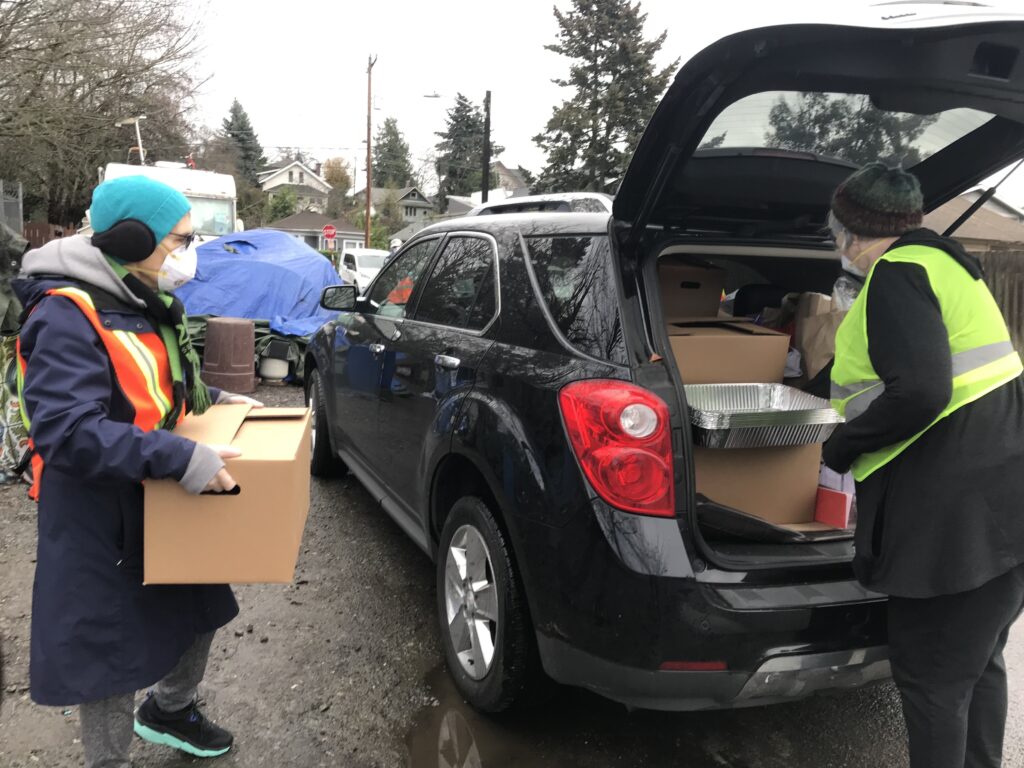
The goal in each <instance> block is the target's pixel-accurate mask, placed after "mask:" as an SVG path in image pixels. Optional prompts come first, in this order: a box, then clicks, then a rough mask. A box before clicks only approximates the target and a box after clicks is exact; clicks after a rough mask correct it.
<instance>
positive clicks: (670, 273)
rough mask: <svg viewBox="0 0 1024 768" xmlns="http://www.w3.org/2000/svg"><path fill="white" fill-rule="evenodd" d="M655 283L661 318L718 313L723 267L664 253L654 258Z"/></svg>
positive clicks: (714, 314)
mask: <svg viewBox="0 0 1024 768" xmlns="http://www.w3.org/2000/svg"><path fill="white" fill-rule="evenodd" d="M658 285H659V289H660V292H661V314H662V317H664V318H665V322H668V323H674V322H678V321H680V320H688V319H692V318H698V317H718V310H719V307H720V306H721V303H722V291H723V289H724V288H725V270H723V269H719V268H718V267H713V266H701V265H699V264H694V263H692V262H690V261H686V260H683V259H680V258H679V257H676V256H665V257H662V258H661V259H659V260H658Z"/></svg>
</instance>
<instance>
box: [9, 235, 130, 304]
mask: <svg viewBox="0 0 1024 768" xmlns="http://www.w3.org/2000/svg"><path fill="white" fill-rule="evenodd" d="M57 276H60V277H67V278H71V279H72V280H78V281H80V282H83V283H87V284H89V285H91V286H94V287H96V288H99V289H100V290H102V291H106V292H107V293H109V294H110V295H111V296H114V297H115V298H117V299H119V300H121V301H123V302H124V303H125V304H128V305H130V306H135V307H145V306H146V302H144V301H143V300H142V299H140V298H139V297H138V296H136V295H135V294H134V293H132V292H131V291H130V290H128V286H127V285H125V284H124V281H123V280H121V278H120V277H118V275H117V272H115V271H114V268H113V267H111V266H110V263H109V262H108V261H107V257H106V256H104V255H103V252H102V251H100V249H99V248H96V247H94V246H93V244H92V240H91V239H90V238H89V237H87V236H86V235H72V236H71V237H61V238H57V239H56V240H51V241H50V242H48V243H47V244H46V245H44V246H43V247H42V248H36V249H35V250H32V251H29V252H28V253H26V254H25V257H24V259H23V260H22V263H21V277H22V278H41V277H57Z"/></svg>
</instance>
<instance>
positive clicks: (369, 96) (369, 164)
mask: <svg viewBox="0 0 1024 768" xmlns="http://www.w3.org/2000/svg"><path fill="white" fill-rule="evenodd" d="M367 61H368V62H369V64H368V65H367V67H366V232H365V234H364V237H365V239H366V242H365V243H364V244H363V245H364V247H366V248H369V247H370V198H371V197H372V195H371V192H370V190H371V188H372V186H373V154H372V152H371V143H370V142H372V141H373V135H372V130H373V122H372V118H373V65H374V64H376V63H377V57H376V56H370V57H369V58H368V59H367Z"/></svg>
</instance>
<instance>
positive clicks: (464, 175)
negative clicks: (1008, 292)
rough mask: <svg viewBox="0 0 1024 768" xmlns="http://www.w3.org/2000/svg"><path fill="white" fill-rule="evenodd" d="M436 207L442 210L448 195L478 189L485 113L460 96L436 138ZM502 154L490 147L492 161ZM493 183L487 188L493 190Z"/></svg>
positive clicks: (449, 111)
mask: <svg viewBox="0 0 1024 768" xmlns="http://www.w3.org/2000/svg"><path fill="white" fill-rule="evenodd" d="M436 135H437V136H438V137H440V139H441V141H439V142H438V143H437V163H436V168H437V178H438V182H439V183H438V188H437V204H438V206H439V207H441V208H442V209H443V208H444V206H445V204H446V202H447V196H448V195H470V194H472V193H473V192H477V191H479V190H480V188H481V184H480V181H481V178H480V177H481V173H482V171H481V165H482V163H483V152H484V113H483V110H482V109H481V108H480V107H478V106H476V105H475V104H473V102H471V101H470V100H469V99H467V98H466V97H465V96H463V95H462V94H461V93H460V94H458V95H457V96H456V97H455V105H454V106H453V107H452V108H451V109H449V110H448V116H447V118H446V125H445V129H444V131H441V132H439V133H437V134H436ZM503 151H504V147H500V146H498V145H496V144H494V143H493V142H492V143H491V159H494V158H496V157H497V156H498V155H500V154H501V153H502V152H503ZM495 184H496V182H495V181H494V180H493V179H492V181H491V184H490V186H492V187H493V186H495Z"/></svg>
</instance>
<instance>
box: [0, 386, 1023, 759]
mask: <svg viewBox="0 0 1024 768" xmlns="http://www.w3.org/2000/svg"><path fill="white" fill-rule="evenodd" d="M257 396H258V397H260V398H262V399H264V400H265V401H266V402H267V403H268V404H271V405H299V404H301V400H302V393H301V391H300V390H299V389H298V388H295V387H288V388H270V387H264V388H261V390H260V392H259V393H258V395H257ZM34 557H35V509H34V506H33V505H32V503H31V502H29V501H28V499H27V498H26V497H25V489H24V487H9V486H8V487H0V642H2V654H3V655H2V658H3V681H2V685H0V696H2V701H0V768H37V767H39V766H42V767H44V768H72V767H73V766H80V765H82V756H81V745H80V744H79V743H78V736H79V725H78V714H77V709H76V708H74V707H70V708H68V709H66V710H64V709H54V708H46V707H38V706H36V705H34V704H33V703H32V702H31V701H30V700H29V696H28V641H29V617H30V611H31V587H32V577H33V569H34V564H33V563H34ZM433 585H434V572H433V566H432V565H431V563H430V562H429V560H428V558H427V557H426V556H425V555H424V554H423V553H422V552H420V550H419V549H417V548H416V547H415V546H414V545H413V544H412V543H411V542H410V540H409V539H408V538H407V537H406V536H405V534H404V533H402V531H400V530H399V528H398V527H397V526H396V525H394V524H393V523H392V522H391V521H390V520H389V519H388V518H387V516H386V515H384V513H383V512H381V510H380V509H379V508H378V507H377V505H376V504H375V503H374V502H373V500H372V499H371V498H370V496H369V494H367V493H366V491H365V490H363V488H362V487H361V486H360V485H359V484H358V483H357V482H356V481H355V480H353V479H351V478H346V479H341V480H332V481H327V482H324V481H318V480H314V482H313V488H312V501H311V509H310V517H309V522H308V523H307V526H306V533H305V539H304V543H303V549H302V551H301V554H300V558H299V563H298V568H297V572H296V576H295V580H294V582H293V583H292V584H290V585H257V586H243V587H237V588H236V589H235V593H236V595H237V596H238V600H239V603H240V605H241V613H240V615H239V617H238V618H237V619H236V620H235V621H234V622H232V623H231V624H230V625H229V626H227V627H226V628H225V629H223V630H222V631H221V632H220V633H218V635H217V637H216V639H215V641H214V646H213V654H212V659H211V663H210V667H209V670H208V673H207V677H206V681H205V683H204V685H203V686H202V687H201V688H200V694H201V695H202V696H203V697H204V698H205V700H206V702H207V711H208V712H209V713H210V715H211V716H212V717H214V718H215V719H216V720H217V721H218V722H220V723H221V724H223V725H224V726H225V727H227V728H229V729H231V730H232V731H233V732H234V734H235V736H236V748H235V749H234V750H233V751H232V752H231V753H229V754H228V755H227V756H225V757H223V758H220V759H217V760H214V761H197V760H193V759H192V758H188V757H185V756H182V755H180V754H178V753H175V752H173V751H171V750H168V749H166V748H162V747H154V746H151V745H147V744H144V743H143V742H141V741H140V740H138V739H136V740H135V744H134V747H133V759H134V763H135V766H136V768H185V767H186V766H189V767H190V768H197V766H200V765H202V766H207V765H209V766H210V768H319V767H320V766H325V767H326V766H330V767H331V768H333V767H334V766H341V767H342V768H364V767H365V768H370V767H375V768H455V767H458V768H513V767H514V768H575V767H576V766H581V765H585V766H588V768H668V766H685V768H878V767H879V766H884V767H885V768H900V767H901V766H905V765H906V749H905V734H904V729H903V724H902V716H901V713H900V707H899V699H898V696H897V694H896V692H895V690H894V688H893V687H892V686H891V685H883V686H878V687H875V688H871V689H867V690H863V691H856V692H852V693H843V694H837V695H831V696H822V697H817V698H812V699H809V700H807V701H802V702H798V703H794V704H787V705H780V706H774V707H764V708H754V709H747V710H737V711H727V712H704V713H691V714H675V713H658V712H629V713H628V712H626V710H625V709H624V708H623V707H621V706H619V705H617V704H614V703H612V702H609V701H606V700H604V699H601V698H598V697H597V696H594V695H591V694H588V693H585V692H583V691H574V690H568V689H554V690H553V691H552V692H551V693H552V695H551V697H550V700H549V701H547V702H546V703H545V704H544V705H543V706H541V707H540V708H539V709H538V710H537V711H534V712H531V713H526V714H521V715H514V716H506V717H502V718H488V717H484V716H482V715H479V714H477V713H475V712H473V711H472V710H470V709H469V708H467V707H466V706H465V704H464V703H463V702H462V700H461V698H460V697H459V695H458V693H457V692H456V691H455V690H454V688H453V686H452V684H451V681H450V678H449V677H448V675H447V673H446V672H445V670H444V667H443V664H442V656H441V651H440V645H439V641H438V630H437V627H436V619H435V607H434V606H435V603H434V586H433ZM1007 665H1008V669H1009V673H1010V678H1011V701H1010V722H1009V726H1008V731H1007V739H1006V756H1005V762H1004V765H1005V766H1006V768H1024V631H1022V630H1021V628H1020V627H1018V630H1017V632H1016V633H1015V636H1014V638H1013V639H1012V640H1011V643H1010V646H1009V647H1008V649H1007Z"/></svg>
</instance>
